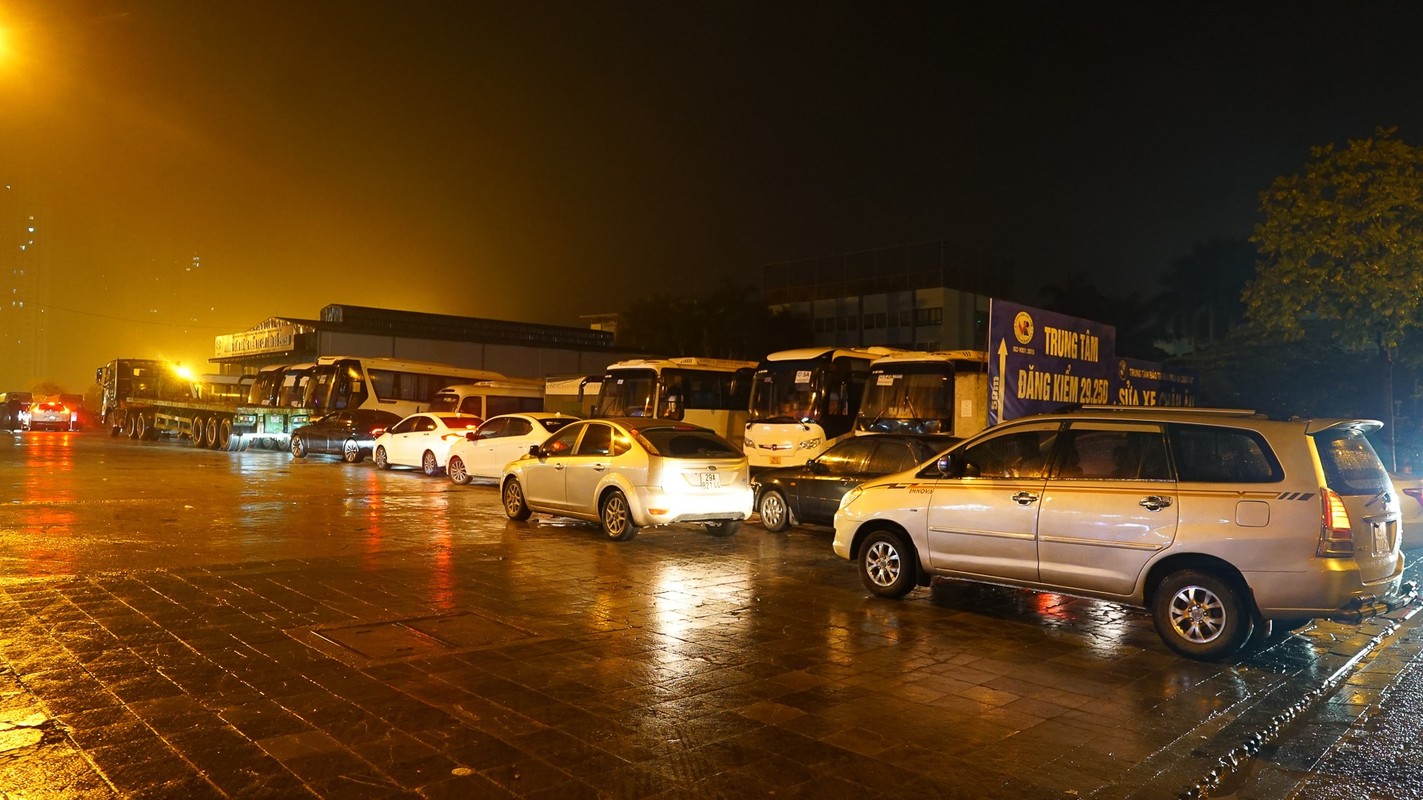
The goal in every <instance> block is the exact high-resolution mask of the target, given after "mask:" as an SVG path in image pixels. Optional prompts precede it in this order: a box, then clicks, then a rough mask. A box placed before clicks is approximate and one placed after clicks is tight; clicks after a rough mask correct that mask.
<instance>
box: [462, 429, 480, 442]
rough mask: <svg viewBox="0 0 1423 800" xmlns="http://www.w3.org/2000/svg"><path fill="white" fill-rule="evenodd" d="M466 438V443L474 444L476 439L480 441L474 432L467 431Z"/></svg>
mask: <svg viewBox="0 0 1423 800" xmlns="http://www.w3.org/2000/svg"><path fill="white" fill-rule="evenodd" d="M464 438H465V441H467V442H472V441H474V440H475V439H478V438H479V437H478V436H475V435H474V431H465V434H464Z"/></svg>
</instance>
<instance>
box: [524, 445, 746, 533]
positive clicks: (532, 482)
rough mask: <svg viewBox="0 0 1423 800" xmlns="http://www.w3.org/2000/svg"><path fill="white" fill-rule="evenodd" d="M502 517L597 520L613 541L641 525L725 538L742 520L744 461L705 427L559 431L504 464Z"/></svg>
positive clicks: (744, 485) (744, 511)
mask: <svg viewBox="0 0 1423 800" xmlns="http://www.w3.org/2000/svg"><path fill="white" fill-rule="evenodd" d="M500 497H501V498H502V500H503V503H504V513H505V514H507V515H508V516H509V518H510V519H513V520H525V519H528V518H529V515H530V514H531V513H533V512H535V511H540V512H544V513H548V514H557V515H559V516H564V517H572V518H574V519H583V520H589V521H591V522H598V523H601V525H602V527H603V533H604V534H605V535H606V536H607V537H608V538H609V539H612V540H614V541H626V540H628V539H631V538H633V537H634V536H636V535H637V532H638V530H639V529H641V528H645V527H650V526H653V525H670V524H672V523H676V522H695V523H700V524H703V525H705V526H706V529H707V531H708V532H709V533H711V534H712V535H713V536H730V535H732V534H734V533H736V531H737V530H738V529H739V528H740V527H741V522H742V520H744V519H746V518H747V517H749V516H751V508H752V495H751V485H750V482H749V480H748V470H747V468H746V457H745V456H744V455H742V453H741V452H740V451H738V450H737V449H736V447H735V446H734V445H732V444H731V443H730V442H728V441H727V440H726V439H723V438H722V437H720V436H718V435H716V434H715V433H714V432H712V431H710V430H707V429H706V428H700V427H697V426H696V425H688V424H686V423H684V422H675V421H672V420H663V419H656V418H652V417H641V418H639V417H619V418H613V419H594V420H584V421H582V422H575V423H573V424H571V425H565V426H564V427H563V428H562V429H561V430H559V431H558V432H557V433H555V434H554V435H553V436H551V437H549V439H548V441H546V442H544V443H543V444H541V445H537V446H535V447H532V448H530V452H529V453H528V454H526V455H525V456H523V457H522V458H520V459H519V460H517V461H514V462H512V463H510V464H509V465H508V466H506V467H505V468H504V477H503V479H502V481H501V483H500Z"/></svg>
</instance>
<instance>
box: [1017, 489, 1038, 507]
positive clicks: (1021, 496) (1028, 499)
mask: <svg viewBox="0 0 1423 800" xmlns="http://www.w3.org/2000/svg"><path fill="white" fill-rule="evenodd" d="M1037 501H1038V496H1037V495H1035V494H1033V493H1032V492H1018V493H1017V494H1015V495H1013V502H1015V503H1017V504H1018V505H1020V506H1026V505H1032V504H1033V503H1036V502H1037Z"/></svg>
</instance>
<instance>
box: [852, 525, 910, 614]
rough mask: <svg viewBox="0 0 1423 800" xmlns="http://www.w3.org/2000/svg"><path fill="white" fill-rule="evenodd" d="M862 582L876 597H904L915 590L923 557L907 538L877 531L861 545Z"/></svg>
mask: <svg viewBox="0 0 1423 800" xmlns="http://www.w3.org/2000/svg"><path fill="white" fill-rule="evenodd" d="M859 566H860V580H861V581H862V582H863V583H864V584H865V588H866V589H869V590H870V592H871V593H872V594H876V595H879V596H880V597H890V598H896V597H903V596H905V595H906V594H909V593H910V592H912V591H914V586H915V584H916V583H918V578H919V556H918V554H916V553H915V552H914V548H913V546H911V545H910V544H909V543H908V542H907V541H906V540H905V539H904V537H903V536H901V535H899V534H897V533H894V532H892V531H875V532H874V533H872V534H870V535H869V537H868V538H866V539H865V541H864V542H863V543H862V544H861V545H860V558H859Z"/></svg>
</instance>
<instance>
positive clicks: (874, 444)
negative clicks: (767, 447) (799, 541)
mask: <svg viewBox="0 0 1423 800" xmlns="http://www.w3.org/2000/svg"><path fill="white" fill-rule="evenodd" d="M954 441H955V440H953V439H943V440H939V441H934V440H932V439H930V438H928V437H918V436H905V435H903V434H894V433H876V434H871V435H868V436H855V437H852V438H849V439H845V440H843V441H841V442H839V443H837V444H836V445H834V446H833V447H831V448H830V449H829V450H826V451H825V452H824V453H821V454H820V455H818V456H816V457H815V458H812V459H810V460H809V461H807V462H805V463H804V464H802V465H800V466H798V467H781V468H780V469H771V470H766V471H765V472H760V473H757V475H756V477H755V479H753V480H752V482H751V485H752V488H754V489H755V490H756V509H757V511H759V512H760V514H761V525H762V526H764V527H765V528H766V530H768V531H772V532H779V531H783V530H786V529H787V528H789V527H791V526H792V525H801V524H804V523H813V524H817V525H829V524H831V523H832V522H834V520H835V509H837V508H839V507H840V498H842V497H844V496H845V493H846V492H848V491H850V490H851V489H853V488H855V487H856V486H859V485H860V484H861V483H863V482H865V481H867V480H869V479H870V478H878V477H881V476H883V475H888V474H890V473H892V472H903V471H904V470H906V469H909V468H911V467H915V466H918V465H919V464H923V463H924V462H926V461H928V460H930V459H932V458H933V457H934V456H935V455H936V454H937V453H939V452H940V451H942V450H946V449H948V447H949V445H951V444H953V442H954Z"/></svg>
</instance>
